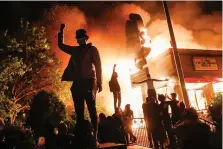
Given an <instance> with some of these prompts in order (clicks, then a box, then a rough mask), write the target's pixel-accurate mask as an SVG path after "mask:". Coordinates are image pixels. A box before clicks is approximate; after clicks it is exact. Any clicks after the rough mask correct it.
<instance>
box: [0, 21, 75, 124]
mask: <svg viewBox="0 0 223 149" xmlns="http://www.w3.org/2000/svg"><path fill="white" fill-rule="evenodd" d="M1 39H2V40H1V44H0V45H1V47H0V49H1V51H0V58H1V61H0V106H1V109H3V110H4V111H5V112H6V113H7V115H6V119H8V122H9V123H11V124H13V123H14V121H15V120H16V117H17V114H18V113H20V112H23V111H25V110H28V109H29V108H30V103H31V99H32V97H33V96H34V95H36V94H37V93H38V92H39V91H40V90H43V89H45V90H48V91H53V92H55V93H56V94H57V96H58V97H59V98H60V99H62V100H63V99H69V98H71V95H70V91H69V87H70V84H68V83H66V82H61V81H60V80H61V74H62V71H61V70H60V68H61V62H59V61H58V60H57V59H56V58H55V56H54V54H53V53H51V51H50V43H49V41H48V40H47V37H46V32H45V28H44V27H34V26H31V25H29V22H24V21H23V20H21V22H20V28H19V30H18V31H17V32H16V33H15V34H14V35H11V36H10V35H8V34H6V33H5V34H2V37H1Z"/></svg>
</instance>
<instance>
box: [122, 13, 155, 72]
mask: <svg viewBox="0 0 223 149" xmlns="http://www.w3.org/2000/svg"><path fill="white" fill-rule="evenodd" d="M125 29H126V49H127V52H130V53H135V65H136V67H137V68H139V69H142V68H143V66H144V65H146V63H147V62H146V59H145V58H146V57H147V55H148V54H149V53H150V51H151V49H150V48H147V47H145V46H144V45H145V44H147V43H148V42H149V41H147V40H148V39H146V37H148V35H147V30H143V29H144V24H143V20H142V18H141V16H140V15H139V14H134V13H131V14H130V15H129V20H127V22H126V26H125Z"/></svg>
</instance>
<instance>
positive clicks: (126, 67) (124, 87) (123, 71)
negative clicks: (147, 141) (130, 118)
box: [105, 58, 143, 117]
mask: <svg viewBox="0 0 223 149" xmlns="http://www.w3.org/2000/svg"><path fill="white" fill-rule="evenodd" d="M116 64H117V67H116V72H117V73H118V81H119V84H120V86H121V96H122V103H121V109H122V110H124V109H125V105H126V104H130V105H131V109H132V110H133V112H134V116H135V117H143V115H142V108H141V107H142V104H143V99H142V93H141V88H132V86H131V80H130V74H132V73H135V72H136V71H137V68H136V67H135V64H134V61H133V59H130V58H129V59H128V58H120V59H119V60H117V61H116ZM107 69H108V68H107ZM111 70H112V65H111V66H110V71H111ZM108 72H109V71H108ZM110 77H111V74H109V73H107V74H106V78H108V79H110ZM105 96H106V98H109V97H110V98H111V99H110V101H112V102H110V103H111V104H106V108H107V109H108V111H109V113H111V114H112V113H113V112H114V110H113V109H114V108H113V96H112V93H109V94H105Z"/></svg>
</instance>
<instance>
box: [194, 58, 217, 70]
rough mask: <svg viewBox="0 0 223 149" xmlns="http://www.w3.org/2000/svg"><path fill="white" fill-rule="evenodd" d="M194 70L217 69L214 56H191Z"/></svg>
mask: <svg viewBox="0 0 223 149" xmlns="http://www.w3.org/2000/svg"><path fill="white" fill-rule="evenodd" d="M193 62H194V68H195V70H218V65H217V61H216V59H215V58H214V57H193Z"/></svg>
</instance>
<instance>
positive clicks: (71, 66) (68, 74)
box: [58, 32, 102, 84]
mask: <svg viewBox="0 0 223 149" xmlns="http://www.w3.org/2000/svg"><path fill="white" fill-rule="evenodd" d="M63 40H64V38H63V33H60V32H59V33H58V47H59V48H60V49H61V50H62V51H64V52H65V53H67V54H69V55H71V57H70V60H69V63H68V66H67V67H66V69H65V70H64V73H63V75H62V81H74V82H75V81H79V80H80V79H96V80H97V83H98V84H102V70H101V59H100V55H99V52H98V49H97V48H96V47H94V46H92V44H91V43H89V44H87V45H86V46H85V47H80V46H69V45H65V44H64V41H63Z"/></svg>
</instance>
